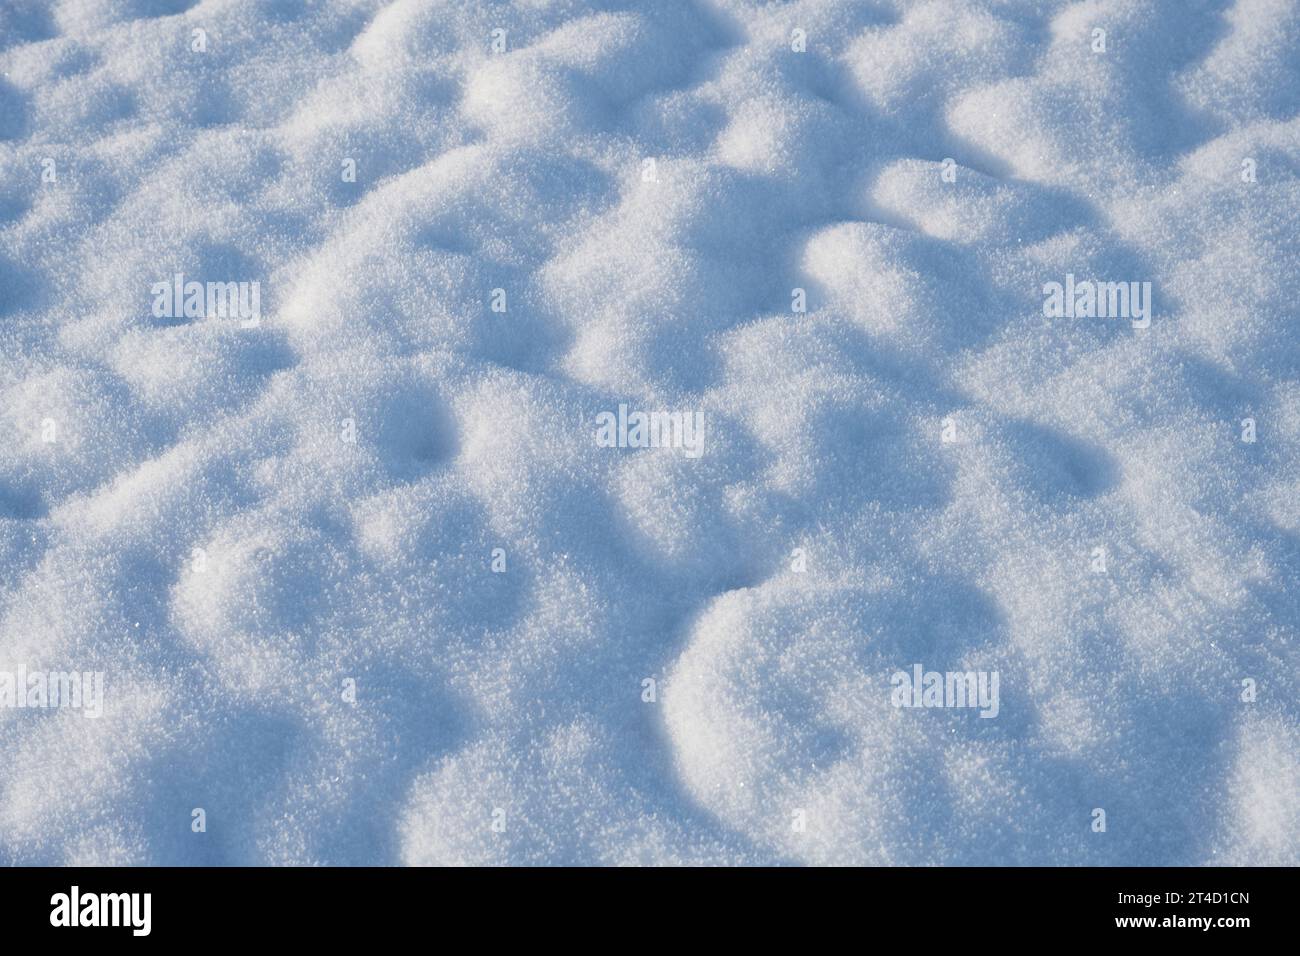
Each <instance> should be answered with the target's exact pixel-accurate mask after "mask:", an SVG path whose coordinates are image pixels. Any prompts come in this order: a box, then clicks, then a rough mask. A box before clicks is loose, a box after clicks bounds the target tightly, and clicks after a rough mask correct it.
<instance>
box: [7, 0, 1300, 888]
mask: <svg viewBox="0 0 1300 956" xmlns="http://www.w3.org/2000/svg"><path fill="white" fill-rule="evenodd" d="M1298 114H1300V0H1083V2H1075V3H1066V2H1059V3H1052V2H1041V0H916V2H904V0H798V2H789V3H776V2H772V3H766V2H754V0H642V2H635V0H625V2H616V0H610V2H605V0H515V2H488V0H314V2H313V0H202V2H193V0H3V2H2V3H0V425H2V430H0V572H2V573H0V672H6V673H10V674H15V675H17V674H32V673H42V672H43V673H58V672H78V673H90V672H102V673H103V674H104V677H105V685H104V696H103V713H102V715H101V716H99V717H98V718H95V717H93V716H91V715H90V713H89V711H88V710H87V709H86V708H85V707H82V708H80V709H78V708H77V707H75V706H59V707H55V706H52V701H46V702H45V704H44V705H41V704H40V703H39V702H36V703H35V704H33V701H32V699H31V698H30V696H29V697H28V698H27V699H26V700H25V701H24V702H23V706H19V701H18V699H17V697H15V698H14V699H13V701H11V703H12V705H11V706H4V707H0V863H4V864H20V865H21V864H36V863H44V864H51V863H52V864H95V863H98V864H182V865H223V864H255V865H261V864H325V865H333V864H416V865H423V864H452V865H463V864H471V865H495V864H762V865H769V864H873V865H874V864H881V865H918V864H1088V865H1113V864H1114V865H1118V864H1137V865H1156V864H1159V865H1200V864H1237V865H1259V864H1290V865H1295V864H1297V863H1300V836H1298V833H1300V706H1298V702H1297V663H1298V662H1297V653H1296V634H1297V628H1298V626H1300V588H1297V580H1298V579H1300V373H1298V369H1300V323H1298V322H1297V315H1298V307H1297V303H1298V302H1300V255H1298V254H1297V249H1298V248H1300V115H1298ZM350 172H354V173H355V175H354V176H353V175H350ZM177 274H180V275H182V276H183V281H184V282H189V281H197V282H200V283H209V282H211V283H230V282H236V283H257V287H258V290H259V294H260V315H259V316H258V318H259V321H257V322H256V323H253V322H249V321H242V320H241V318H247V316H243V315H242V314H241V315H235V316H232V315H222V314H217V313H215V312H213V311H212V310H211V309H207V308H206V307H204V308H203V309H201V310H199V311H198V312H192V311H187V310H186V309H184V308H181V306H180V305H179V304H177V305H176V306H175V307H174V308H171V309H170V310H169V309H168V308H167V307H162V308H159V306H158V295H159V293H158V292H157V290H156V284H158V283H163V284H170V283H171V282H172V280H173V276H175V275H177ZM1067 276H1069V277H1072V279H1070V280H1069V281H1071V282H1078V283H1084V282H1123V283H1126V284H1127V283H1137V284H1138V285H1137V286H1134V287H1132V288H1134V289H1140V288H1141V284H1142V283H1150V286H1149V289H1150V298H1149V299H1148V304H1149V306H1150V310H1149V315H1148V317H1147V321H1148V323H1149V324H1146V325H1144V324H1143V322H1142V321H1139V318H1137V317H1132V318H1131V317H1129V316H1127V315H1120V316H1118V317H1103V316H1101V315H1097V316H1089V315H1087V314H1086V311H1083V310H1080V311H1076V310H1075V309H1073V308H1071V312H1073V313H1074V314H1070V315H1052V314H1048V313H1049V312H1050V310H1049V309H1048V308H1047V304H1046V303H1047V299H1048V295H1047V291H1046V288H1045V287H1046V286H1048V285H1049V284H1050V283H1053V282H1055V283H1065V282H1066V281H1067ZM1125 288H1126V289H1128V288H1129V287H1128V286H1127V285H1126V286H1125ZM796 290H802V292H797V291H796ZM1101 298H1104V294H1103V296H1102V297H1101ZM800 299H802V302H800V301H799V300H800ZM1098 301H1100V299H1099V300H1098ZM1134 302H1136V295H1135V298H1134ZM1073 305H1074V302H1073V301H1071V306H1073ZM1134 307H1135V308H1136V306H1134ZM1099 311H1100V310H1099ZM620 405H624V406H626V409H627V411H628V412H629V413H635V412H637V411H638V410H639V411H644V412H651V411H662V412H677V413H683V414H684V415H686V416H689V417H692V418H693V417H694V416H696V415H698V416H699V419H700V420H701V421H702V423H703V433H702V439H703V441H702V453H701V454H699V455H698V456H694V455H691V454H687V453H686V451H687V449H686V448H683V447H635V446H636V444H637V442H636V439H635V437H634V436H631V435H628V434H623V435H621V436H620V437H624V438H628V441H627V442H624V443H623V444H629V445H631V446H633V447H607V446H608V444H609V443H608V442H604V441H601V440H600V439H599V435H600V428H599V419H600V417H601V414H602V413H603V412H613V413H617V411H618V409H619V406H620ZM684 420H685V419H683V421H684ZM672 434H673V433H671V432H664V433H663V435H666V436H668V437H671V436H672ZM677 434H678V435H679V436H680V433H677ZM661 437H663V436H661ZM497 549H500V550H497ZM494 566H495V567H494ZM915 664H920V665H922V667H923V668H924V669H925V670H932V671H936V672H940V673H946V672H963V673H964V672H975V673H979V674H992V673H996V674H997V675H998V677H999V687H1000V692H999V693H1000V701H999V707H998V712H997V714H996V716H994V717H987V718H986V717H981V716H980V711H978V710H976V709H973V708H970V707H964V708H963V707H959V706H947V707H930V706H921V707H916V706H897V704H898V703H899V701H898V699H897V698H896V695H895V682H896V676H895V675H896V674H897V673H898V672H905V673H907V674H910V673H911V672H912V668H913V665H915ZM651 681H653V683H650V682H651ZM21 691H22V688H21V687H19V688H18V694H19V695H21ZM905 702H910V703H915V702H916V701H915V700H911V699H909V700H907V701H905ZM945 702H946V703H952V701H950V700H945ZM29 705H31V706H29ZM200 809H201V810H202V811H203V813H202V814H201V815H196V811H197V810H200ZM1097 811H1103V813H1104V816H1101V817H1099V816H1098V813H1097ZM1100 820H1104V829H1102V828H1101V827H1100V826H1099V821H1100ZM200 823H201V824H202V825H200Z"/></svg>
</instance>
